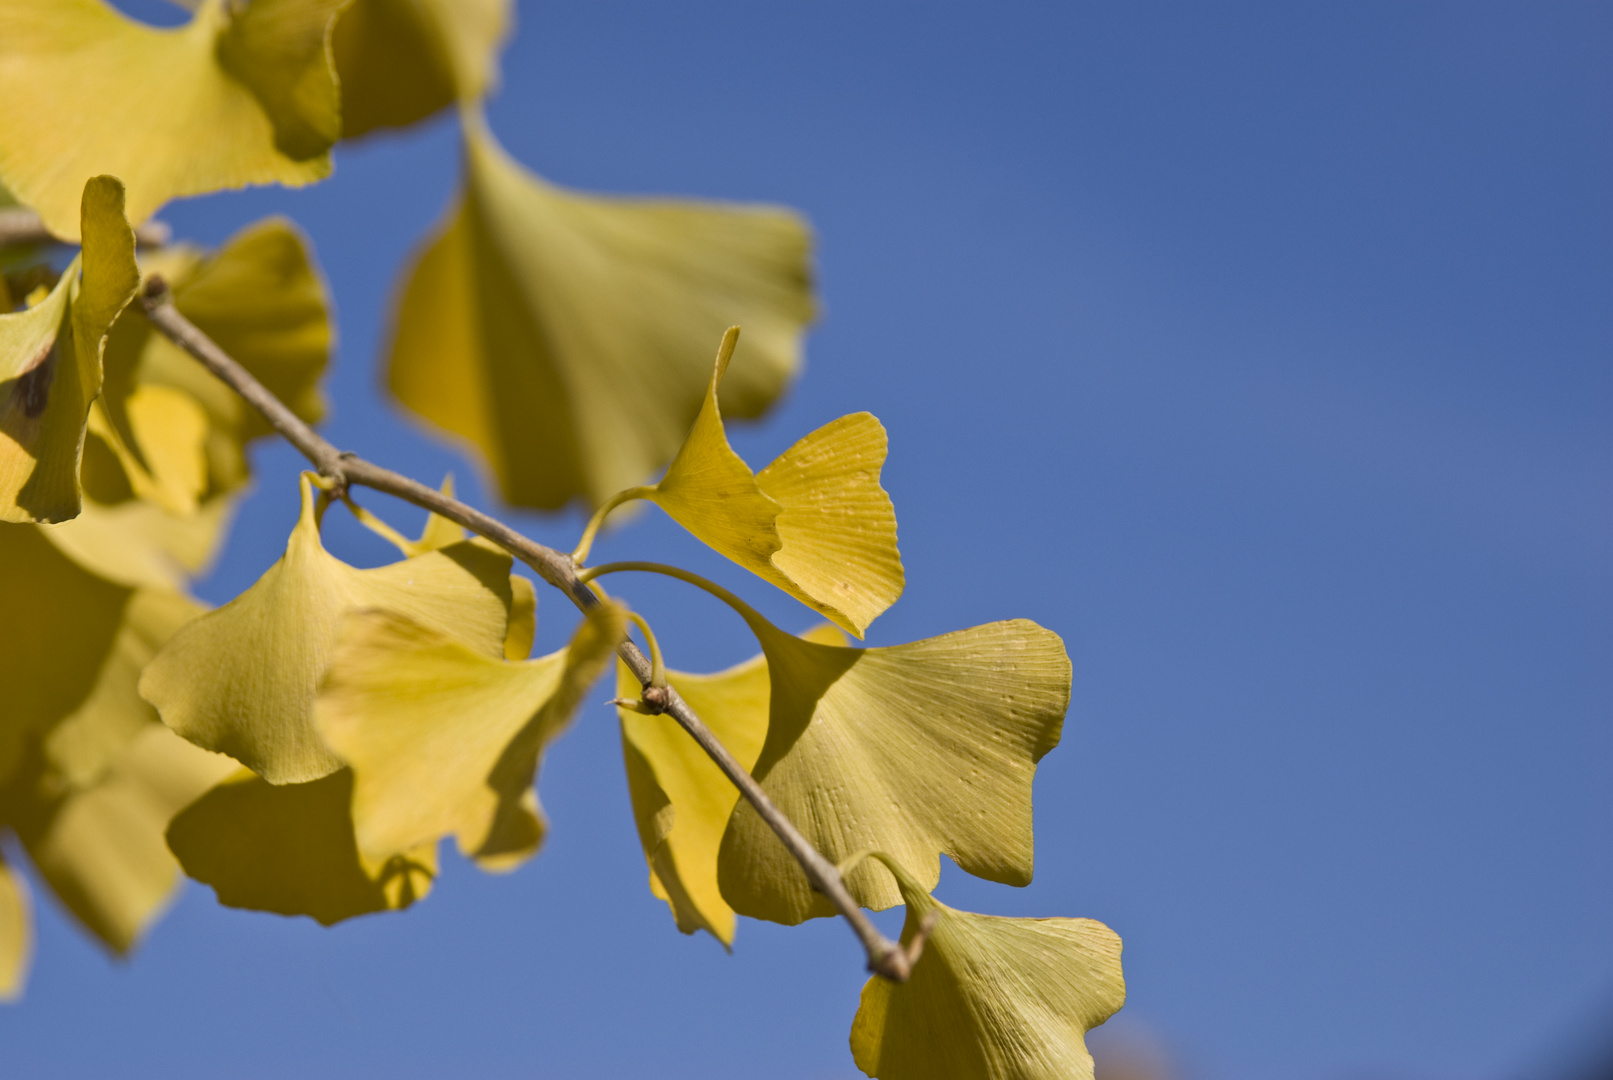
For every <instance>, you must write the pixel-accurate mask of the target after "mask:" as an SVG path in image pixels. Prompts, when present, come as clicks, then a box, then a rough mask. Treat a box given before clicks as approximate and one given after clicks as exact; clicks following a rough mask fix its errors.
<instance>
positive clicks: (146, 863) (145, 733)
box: [0, 724, 237, 953]
mask: <svg viewBox="0 0 1613 1080" xmlns="http://www.w3.org/2000/svg"><path fill="white" fill-rule="evenodd" d="M236 767H237V766H236V764H235V763H234V762H232V761H230V760H229V759H228V758H225V757H223V756H221V755H219V754H209V753H208V752H206V751H205V750H199V749H197V748H196V747H194V746H192V745H190V744H189V743H187V742H185V741H184V740H183V739H181V738H179V737H177V736H176V735H174V734H173V733H172V732H171V731H169V730H167V729H166V728H164V727H163V726H162V725H161V724H148V725H147V726H146V727H145V728H144V729H143V730H142V731H141V732H140V734H139V735H137V736H136V737H135V738H134V739H133V740H132V741H131V742H130V743H129V744H128V745H127V746H126V747H125V748H124V749H123V752H122V753H121V754H119V755H118V757H117V758H116V760H114V761H113V763H112V765H111V767H110V768H108V769H107V770H106V772H105V773H103V774H102V775H101V777H100V778H99V779H98V780H97V781H96V782H95V783H94V784H92V785H91V786H89V787H87V788H84V789H68V790H67V791H66V792H65V793H62V792H58V791H57V790H56V789H55V785H52V784H49V783H42V782H40V781H37V780H32V778H30V777H28V776H27V775H26V774H24V775H22V776H20V777H19V778H18V779H19V780H22V781H25V782H22V783H14V784H13V785H12V789H11V790H10V791H8V792H7V793H6V796H5V800H4V801H5V807H4V810H3V811H0V817H3V818H4V820H6V821H7V822H8V823H9V824H10V825H11V826H12V828H13V829H15V830H16V833H17V837H18V839H20V840H21V841H22V843H23V846H24V847H25V848H26V849H27V851H28V854H29V856H30V857H31V858H32V859H33V862H34V866H35V867H37V868H38V870H39V873H40V876H41V877H42V878H44V880H45V881H46V883H47V884H49V885H50V887H51V891H53V892H54V893H55V894H56V895H57V897H58V898H59V899H60V900H61V901H62V903H63V904H64V905H66V907H67V909H68V910H69V911H71V912H72V913H73V914H74V915H75V916H77V917H78V919H79V921H80V922H81V923H83V924H84V926H85V927H86V928H87V929H89V930H90V932H91V933H93V934H95V936H96V937H98V938H100V939H101V941H103V942H104V943H105V944H106V945H107V946H109V947H110V948H111V949H112V950H113V951H115V952H118V953H123V952H127V951H128V950H129V949H130V948H131V947H132V946H133V945H134V943H135V942H136V941H137V940H138V939H139V937H140V935H141V934H142V933H143V932H144V930H145V928H146V927H147V926H149V925H150V924H151V922H152V920H154V919H155V918H156V917H157V915H158V914H159V913H160V912H161V910H162V907H163V905H164V904H165V903H166V902H167V900H168V897H169V895H170V893H171V892H172V891H173V887H174V884H175V883H176V881H177V880H178V876H179V867H178V865H177V864H176V863H175V862H174V858H173V856H172V855H171V854H169V851H168V846H167V844H165V843H164V841H163V830H165V829H166V828H167V827H168V822H169V820H170V819H171V818H172V817H173V815H174V814H175V813H176V812H177V811H178V810H179V809H180V808H181V807H183V806H185V805H186V804H187V803H189V802H190V801H191V800H193V799H195V798H196V797H197V796H198V795H200V794H201V793H202V792H204V791H206V790H207V789H208V788H210V787H212V786H213V785H214V784H216V783H217V782H218V781H219V780H220V779H222V778H223V777H224V776H225V775H228V773H229V772H230V771H231V770H233V769H235V768H236ZM28 781H31V782H28Z"/></svg>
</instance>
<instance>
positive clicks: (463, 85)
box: [334, 0, 513, 138]
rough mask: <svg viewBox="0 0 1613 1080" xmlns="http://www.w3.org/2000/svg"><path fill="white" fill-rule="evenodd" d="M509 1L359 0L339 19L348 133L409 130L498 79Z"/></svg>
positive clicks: (479, 93)
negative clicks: (499, 55) (500, 52)
mask: <svg viewBox="0 0 1613 1080" xmlns="http://www.w3.org/2000/svg"><path fill="white" fill-rule="evenodd" d="M511 7H512V5H511V3H510V2H509V0H355V2H354V3H353V4H352V5H351V6H349V7H348V8H347V10H346V11H344V12H343V13H342V17H341V19H340V20H339V21H338V22H337V23H336V36H335V39H334V49H335V54H336V70H337V73H338V74H339V75H340V76H341V83H342V134H343V135H344V136H345V137H347V138H352V137H354V136H356V135H362V134H364V133H365V132H367V131H371V130H374V129H375V128H380V127H406V126H408V125H409V124H413V123H415V122H416V121H418V120H423V119H425V118H426V117H427V116H430V115H431V114H432V113H434V112H436V111H437V110H438V109H441V108H444V107H446V106H448V105H451V104H453V103H454V102H455V101H466V102H469V101H474V100H476V99H477V98H480V97H481V96H482V95H483V94H485V93H487V92H488V91H490V90H491V89H492V88H493V85H494V84H495V83H496V82H497V81H498V62H497V59H496V55H497V52H498V49H499V47H500V45H502V44H503V41H504V38H505V36H506V35H507V34H508V32H509V28H510V23H511V22H512V21H513V20H512V18H511V16H512V14H513V12H512V11H511Z"/></svg>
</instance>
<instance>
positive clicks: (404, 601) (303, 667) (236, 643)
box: [140, 473, 512, 784]
mask: <svg viewBox="0 0 1613 1080" xmlns="http://www.w3.org/2000/svg"><path fill="white" fill-rule="evenodd" d="M511 600H512V597H511V594H510V557H509V556H508V555H505V554H503V553H502V552H495V551H492V550H490V549H489V548H487V547H485V546H483V545H480V544H475V543H471V542H469V541H467V542H465V543H462V544H456V545H454V546H452V547H449V548H444V549H443V550H441V551H433V552H429V553H427V554H425V555H421V556H418V557H417V558H413V559H405V560H403V561H402V562H397V563H393V564H392V565H390V566H382V567H378V568H376V569H373V570H357V569H354V568H353V567H351V566H348V565H347V564H346V563H344V562H342V561H341V560H339V559H337V558H335V557H334V556H332V555H330V554H328V553H327V552H326V551H325V548H324V546H323V545H322V544H321V543H320V539H319V522H318V517H317V515H316V513H315V500H314V490H313V484H312V481H311V479H310V475H309V474H307V473H304V474H303V478H302V514H301V517H300V519H299V520H298V522H297V526H296V528H294V529H293V530H292V533H291V538H290V540H289V541H288V542H287V544H286V553H285V555H284V556H283V557H282V558H281V559H280V561H279V562H277V563H275V564H274V566H272V567H270V568H269V570H268V571H267V572H265V573H264V575H263V576H262V577H261V578H259V579H258V581H257V583H256V584H254V585H253V586H252V587H251V588H250V589H248V590H247V591H246V592H244V593H242V594H241V595H240V596H238V597H236V598H235V599H234V600H232V601H230V602H229V603H228V604H226V605H224V606H223V607H221V608H219V609H218V610H217V611H213V612H210V613H209V614H207V615H204V616H202V617H201V618H200V619H197V620H196V621H195V622H193V623H191V624H190V625H189V626H186V627H185V628H184V629H183V630H181V631H180V632H179V633H178V634H175V635H174V637H173V638H172V640H170V641H169V642H168V644H167V645H166V646H164V647H163V649H162V651H161V652H160V653H158V655H157V657H156V659H155V660H153V661H152V662H151V664H150V665H149V666H148V667H147V668H146V671H145V675H144V676H143V677H142V678H141V680H140V693H141V696H143V697H144V698H145V699H146V700H147V701H149V702H151V703H152V704H153V705H155V706H156V707H157V710H158V712H160V713H161V714H162V719H163V722H164V723H166V724H167V725H168V726H169V727H171V728H173V729H174V730H175V731H177V732H179V733H180V734H181V735H183V736H185V738H187V739H189V740H191V741H192V742H194V743H196V744H197V745H198V746H202V747H205V748H206V749H209V750H218V751H220V752H222V753H226V754H229V755H230V756H231V757H233V758H235V759H236V760H237V761H240V762H241V763H242V764H244V765H246V766H247V767H248V768H250V769H252V770H253V771H254V772H256V773H258V774H259V775H260V776H262V777H263V778H264V779H266V780H268V781H269V782H270V783H274V784H291V783H300V782H303V781H307V780H317V779H318V778H319V777H321V776H325V775H327V774H329V773H332V772H334V771H336V770H337V769H338V768H340V767H341V765H342V761H341V760H340V759H339V758H338V757H337V756H336V755H335V754H333V753H331V751H330V750H329V749H328V748H327V747H326V746H325V744H324V743H323V742H322V741H321V740H320V738H319V735H318V733H317V732H316V731H315V730H314V726H313V723H312V720H311V718H310V713H311V710H312V707H313V699H314V692H315V690H316V689H317V688H318V686H319V682H320V680H321V679H322V678H324V675H325V670H326V668H327V666H328V664H329V662H330V659H331V656H332V654H333V653H334V651H335V648H336V636H337V629H338V627H339V624H340V622H341V618H342V616H343V615H344V614H345V613H346V612H348V611H351V610H355V609H360V608H372V607H379V608H383V609H385V610H388V611H395V612H398V613H401V614H404V615H407V616H408V617H410V618H413V619H417V620H419V621H420V622H421V623H423V624H425V625H426V626H429V627H431V628H433V629H435V630H438V631H440V632H442V633H445V634H449V635H452V636H453V637H454V638H455V639H457V640H459V641H463V642H465V643H467V644H468V646H469V647H470V648H471V649H473V650H475V651H477V652H480V653H482V654H485V655H487V656H490V657H502V656H503V655H504V640H505V636H506V629H507V622H508V617H509V615H508V613H509V609H510V604H511Z"/></svg>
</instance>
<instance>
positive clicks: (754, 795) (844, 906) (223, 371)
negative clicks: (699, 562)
mask: <svg viewBox="0 0 1613 1080" xmlns="http://www.w3.org/2000/svg"><path fill="white" fill-rule="evenodd" d="M141 304H142V306H143V307H144V309H145V313H146V317H147V318H148V319H150V320H151V323H152V325H153V326H155V327H156V328H157V329H158V330H159V331H161V332H162V334H163V335H164V336H166V337H167V338H168V339H169V340H170V341H172V342H173V343H174V344H175V345H178V346H179V347H180V348H181V349H184V350H185V351H186V352H187V353H189V354H190V355H191V356H193V357H195V358H196V359H197V360H198V361H200V362H201V364H202V366H203V367H205V368H207V370H208V371H211V372H212V373H213V374H214V375H216V376H218V377H219V378H220V379H222V380H223V381H224V382H225V383H226V384H227V385H228V386H229V387H230V388H231V389H233V390H234V391H235V392H236V393H238V394H240V395H241V397H242V398H244V399H245V400H246V402H247V404H249V405H251V406H252V407H253V408H255V409H257V410H258V412H260V413H262V414H263V417H264V419H266V420H268V421H269V424H270V425H271V426H272V427H273V428H274V429H275V430H276V431H278V432H279V433H280V434H281V435H283V436H284V437H285V438H286V441H287V442H289V443H291V445H292V446H294V447H296V448H297V450H298V451H299V452H301V453H302V455H303V456H304V457H306V458H307V459H308V460H309V461H311V462H313V464H314V465H315V467H317V468H318V469H319V471H320V472H321V473H322V474H324V475H325V476H327V477H329V478H330V479H331V480H333V481H334V482H335V484H336V485H337V488H338V490H339V489H340V488H341V487H342V486H346V485H352V484H358V485H361V486H363V487H367V488H372V489H374V490H376V491H380V492H384V493H386V494H388V495H394V496H396V497H397V498H400V499H403V500H404V501H405V502H410V503H413V504H414V505H416V506H419V507H421V508H423V509H426V510H430V511H431V512H432V513H435V514H439V515H441V516H442V517H445V518H447V519H448V520H450V521H453V522H457V523H458V524H460V525H463V526H464V527H465V528H467V529H469V530H471V531H472V532H474V533H477V534H479V535H481V536H485V537H486V538H487V539H489V540H491V541H492V542H493V543H495V544H497V545H498V546H499V547H501V548H503V549H504V550H505V551H507V552H509V553H510V554H511V555H513V556H515V557H516V558H518V559H520V560H521V561H522V562H524V563H526V564H527V565H528V566H530V567H531V568H532V569H533V570H535V571H537V573H538V576H539V577H541V578H543V580H544V581H546V582H548V583H549V584H550V585H553V586H554V587H555V588H557V589H559V590H560V591H561V592H563V593H565V594H566V596H567V597H569V598H570V599H571V602H572V603H573V604H575V605H576V606H577V607H578V608H579V609H580V610H582V611H588V610H590V609H591V608H593V607H595V606H596V605H597V604H599V602H600V601H599V598H598V597H597V596H595V595H594V593H593V591H592V590H591V589H589V588H588V586H587V585H586V584H585V583H584V582H582V581H581V580H580V579H579V578H578V577H577V569H576V566H575V564H573V563H572V561H571V559H570V558H569V557H568V556H566V555H564V554H562V553H561V552H558V551H556V550H554V549H553V548H550V547H545V546H544V545H543V544H539V543H537V542H535V541H533V540H529V539H528V538H527V537H525V536H522V535H521V534H520V533H518V532H516V531H515V530H514V529H512V528H510V527H509V526H508V525H505V524H504V523H503V522H501V521H499V520H497V519H496V518H492V517H489V516H488V515H487V514H484V513H482V512H481V511H480V510H477V509H476V508H475V507H472V506H467V505H466V504H465V503H462V502H460V501H459V500H458V499H455V498H452V497H450V496H448V495H444V494H443V493H442V492H440V491H437V490H435V489H433V488H430V487H427V486H426V485H425V484H422V483H420V482H419V481H417V480H411V479H410V478H409V477H407V476H404V475H402V474H401V473H395V472H393V471H392V470H390V469H383V468H381V467H380V466H379V465H375V464H372V463H371V462H368V461H365V460H364V459H363V458H361V457H358V456H356V455H354V454H351V453H344V452H342V451H340V450H338V449H337V448H336V447H335V446H333V445H332V444H331V443H330V442H329V441H327V440H326V439H325V438H324V437H323V436H321V435H320V434H319V433H318V432H316V431H315V430H314V429H313V428H311V427H309V426H308V424H306V423H305V422H303V420H302V419H301V418H300V417H298V416H297V414H296V413H293V412H292V411H291V410H290V409H289V408H287V407H286V405H285V403H284V402H282V401H281V400H280V399H279V398H277V397H275V396H274V394H272V393H270V392H269V390H268V389H267V388H266V387H265V386H264V385H263V384H262V383H260V382H258V380H257V379H256V378H254V377H253V376H252V374H251V373H250V372H249V371H247V370H246V369H245V368H244V367H242V366H241V365H240V364H239V363H238V362H236V361H235V360H234V359H233V358H232V357H231V356H229V354H227V353H226V352H225V351H224V350H223V349H221V348H219V347H218V345H217V344H215V343H214V342H213V341H212V339H210V338H209V337H208V336H207V335H206V334H204V333H202V332H201V330H199V329H197V327H196V326H195V324H193V323H192V322H191V321H190V320H189V319H187V318H185V316H184V315H182V314H180V312H179V310H178V309H177V308H175V307H174V305H173V303H172V300H171V298H170V296H169V294H168V288H167V285H166V284H164V282H163V281H162V279H161V278H160V277H157V276H156V275H152V276H151V277H150V278H149V279H148V280H147V282H146V287H145V290H144V292H143V294H142V296H141ZM617 652H618V655H620V656H621V658H622V661H623V662H624V663H625V664H627V667H628V669H629V670H630V671H632V673H633V676H634V677H635V678H636V679H638V681H639V682H640V683H641V684H642V685H643V687H644V690H645V693H644V700H645V702H646V703H648V704H651V705H652V706H653V707H657V708H660V709H661V710H663V711H665V712H666V713H667V714H668V715H669V716H671V717H672V718H673V719H674V720H676V721H677V723H678V726H679V727H681V728H683V730H684V731H687V732H688V733H689V736H690V737H691V738H692V739H694V741H695V742H696V743H697V744H698V745H699V746H700V749H701V750H703V751H705V753H706V756H707V757H709V758H711V760H712V761H714V762H716V764H717V767H718V768H719V769H721V770H722V772H723V775H724V776H726V777H728V779H729V781H730V782H731V783H733V785H734V786H735V787H737V788H738V789H739V791H740V794H742V795H744V796H745V798H746V800H747V801H749V803H750V804H751V805H752V806H753V807H755V808H756V813H757V814H758V815H760V816H761V818H762V820H763V821H765V822H767V824H768V826H769V827H771V828H772V830H773V832H774V833H775V834H776V835H777V836H778V838H779V840H780V841H782V842H783V844H784V846H785V848H786V849H788V851H789V852H790V854H791V855H793V856H794V857H795V860H796V862H798V863H800V864H801V869H802V870H803V871H805V872H806V876H807V880H809V881H810V882H811V883H812V887H813V888H815V889H816V890H817V891H818V892H820V893H822V894H823V895H824V896H826V897H828V899H829V902H830V903H832V904H833V905H834V906H835V909H836V910H838V911H839V912H840V914H841V915H843V916H845V918H846V921H847V922H848V923H849V924H850V925H851V929H852V932H853V933H855V934H856V935H857V939H858V941H860V942H861V943H862V946H863V949H864V950H865V951H866V952H867V954H868V970H869V971H872V972H874V973H875V974H878V975H883V976H884V977H886V978H888V979H893V980H895V981H897V982H905V981H906V980H907V977H908V974H909V973H910V971H911V970H912V962H911V960H910V959H909V958H908V954H907V951H906V950H904V949H903V948H902V946H901V945H899V944H897V943H896V942H894V941H891V940H890V939H889V938H887V937H886V936H885V935H884V934H881V933H880V932H879V929H878V928H877V927H876V926H874V924H873V922H872V921H871V920H870V919H869V918H868V914H867V912H865V911H863V909H862V908H861V907H860V906H859V905H858V904H857V901H856V900H855V899H853V898H852V895H851V893H850V892H849V891H848V890H847V889H846V883H845V880H844V879H843V878H842V877H841V876H840V872H839V871H838V870H836V869H835V866H834V864H833V863H831V862H830V861H829V860H828V859H826V858H825V857H824V856H823V854H822V853H821V852H819V851H818V850H817V848H814V847H813V846H812V844H811V842H810V841H808V840H807V838H806V837H805V836H802V835H801V831H800V830H799V829H797V828H796V827H795V825H794V823H793V822H791V821H790V819H789V818H788V817H786V816H785V815H784V813H783V812H782V811H781V810H779V808H778V807H777V806H775V805H773V800H771V799H769V798H768V797H767V793H766V792H765V791H763V790H762V786H761V785H760V784H758V783H757V782H756V780H755V778H754V777H752V776H751V774H750V771H749V770H747V769H746V768H745V767H744V766H743V765H741V764H740V763H739V762H738V760H736V759H735V757H734V755H732V754H730V753H729V752H728V748H727V747H725V746H724V745H723V744H722V742H721V741H720V740H718V738H717V737H716V735H714V734H712V732H711V729H710V728H708V727H706V725H705V723H704V722H702V721H701V719H700V717H699V716H697V715H695V711H694V710H693V709H691V708H690V707H689V705H688V703H686V702H685V701H684V700H683V699H682V698H681V697H679V696H678V692H677V691H676V690H675V689H673V688H672V687H670V686H668V687H653V692H652V681H653V674H654V672H653V666H652V665H651V663H650V661H649V659H648V658H647V657H646V656H645V655H644V654H643V652H641V651H640V650H639V647H638V646H637V645H635V644H633V642H631V641H624V642H623V643H622V645H621V647H620V649H618V650H617Z"/></svg>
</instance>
